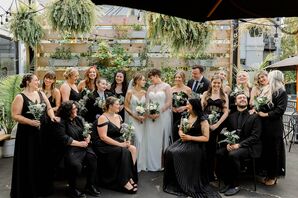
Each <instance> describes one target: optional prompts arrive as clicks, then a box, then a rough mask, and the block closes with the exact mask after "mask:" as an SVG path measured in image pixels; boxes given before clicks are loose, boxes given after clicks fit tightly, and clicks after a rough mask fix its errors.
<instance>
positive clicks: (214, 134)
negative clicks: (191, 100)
mask: <svg viewBox="0 0 298 198" xmlns="http://www.w3.org/2000/svg"><path fill="white" fill-rule="evenodd" d="M222 85H223V84H222V79H221V77H220V76H218V75H215V76H212V78H211V83H210V87H209V89H208V91H205V92H204V93H203V96H202V99H201V104H202V107H203V110H204V112H205V113H206V114H207V115H208V117H210V116H211V114H212V113H216V114H217V119H213V120H212V121H211V119H209V124H210V138H209V142H208V143H207V163H208V167H209V168H208V172H209V178H210V181H214V180H216V177H215V173H214V172H215V163H216V162H215V156H216V155H215V153H216V147H217V142H218V135H219V133H220V132H221V130H222V128H223V127H224V121H225V120H226V118H227V117H228V115H229V109H228V106H229V102H228V96H227V95H226V94H225V93H224V91H223V87H222ZM213 115H214V114H213Z"/></svg>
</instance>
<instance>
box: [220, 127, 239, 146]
mask: <svg viewBox="0 0 298 198" xmlns="http://www.w3.org/2000/svg"><path fill="white" fill-rule="evenodd" d="M220 133H221V134H223V135H224V136H226V139H224V140H221V141H219V142H218V144H221V143H223V142H226V143H228V144H236V141H237V140H238V139H239V136H238V135H237V134H235V133H236V130H234V131H231V132H230V131H228V130H227V128H223V129H222V131H221V132H220Z"/></svg>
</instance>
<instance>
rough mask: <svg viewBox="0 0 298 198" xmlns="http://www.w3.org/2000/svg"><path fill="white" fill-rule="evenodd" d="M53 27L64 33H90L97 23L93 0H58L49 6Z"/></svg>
mask: <svg viewBox="0 0 298 198" xmlns="http://www.w3.org/2000/svg"><path fill="white" fill-rule="evenodd" d="M48 15H49V19H50V22H51V24H52V28H53V29H54V30H57V31H59V32H61V33H62V34H68V33H73V34H84V33H89V32H90V31H91V29H92V27H93V25H94V23H95V5H94V3H93V2H92V1H91V0H56V1H55V2H53V3H52V4H51V5H50V6H49V8H48Z"/></svg>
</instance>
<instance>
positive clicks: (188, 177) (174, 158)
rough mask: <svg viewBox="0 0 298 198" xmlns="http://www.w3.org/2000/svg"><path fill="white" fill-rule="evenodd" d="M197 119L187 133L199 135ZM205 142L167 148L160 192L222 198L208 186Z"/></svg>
mask: <svg viewBox="0 0 298 198" xmlns="http://www.w3.org/2000/svg"><path fill="white" fill-rule="evenodd" d="M204 120H206V118H205V117H202V118H197V120H196V121H195V123H194V124H193V126H192V127H191V128H190V129H189V131H188V132H187V134H189V135H191V136H201V135H202V132H201V125H200V122H201V121H204ZM205 146H206V143H204V142H193V141H187V142H182V140H177V141H176V142H175V143H173V144H172V145H171V146H169V147H168V148H167V149H166V151H165V155H164V178H163V190H164V191H165V192H167V193H171V194H175V195H187V196H190V197H194V198H198V197H200V198H210V197H221V196H220V195H219V194H218V193H217V192H215V191H214V190H213V189H212V188H211V187H210V186H209V179H208V173H207V166H208V164H207V163H206V158H207V156H206V149H205Z"/></svg>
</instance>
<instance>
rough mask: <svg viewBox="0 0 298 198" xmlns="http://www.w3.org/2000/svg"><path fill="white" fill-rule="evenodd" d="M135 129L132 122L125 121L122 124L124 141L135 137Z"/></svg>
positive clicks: (121, 130)
mask: <svg viewBox="0 0 298 198" xmlns="http://www.w3.org/2000/svg"><path fill="white" fill-rule="evenodd" d="M134 130H135V127H134V126H133V125H132V123H131V122H130V123H128V124H127V123H123V124H121V129H120V133H122V139H123V140H124V141H131V140H132V138H133V137H134Z"/></svg>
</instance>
